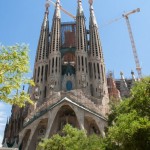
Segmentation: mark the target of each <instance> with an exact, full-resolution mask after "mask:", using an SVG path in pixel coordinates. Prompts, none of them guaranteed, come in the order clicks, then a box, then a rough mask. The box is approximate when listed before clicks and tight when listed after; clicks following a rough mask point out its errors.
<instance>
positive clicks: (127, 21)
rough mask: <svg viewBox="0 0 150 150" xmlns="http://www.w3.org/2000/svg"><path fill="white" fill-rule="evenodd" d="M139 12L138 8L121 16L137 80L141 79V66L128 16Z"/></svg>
mask: <svg viewBox="0 0 150 150" xmlns="http://www.w3.org/2000/svg"><path fill="white" fill-rule="evenodd" d="M139 11H140V9H139V8H138V9H135V10H132V11H130V12H128V13H125V14H123V15H122V16H123V17H124V18H125V20H126V23H127V27H128V32H129V36H130V40H131V45H132V50H133V55H134V60H135V64H136V70H137V73H138V76H139V78H142V69H141V66H140V62H139V58H138V54H137V50H136V46H135V42H134V38H133V34H132V29H131V25H130V21H129V15H131V14H133V13H136V12H139Z"/></svg>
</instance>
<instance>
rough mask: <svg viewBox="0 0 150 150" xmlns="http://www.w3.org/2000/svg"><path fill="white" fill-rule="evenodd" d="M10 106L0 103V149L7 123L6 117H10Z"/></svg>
mask: <svg viewBox="0 0 150 150" xmlns="http://www.w3.org/2000/svg"><path fill="white" fill-rule="evenodd" d="M10 110H11V106H10V105H8V104H6V103H3V102H0V147H1V143H2V140H3V134H4V129H5V125H6V121H7V117H8V116H10Z"/></svg>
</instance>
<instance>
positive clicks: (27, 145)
mask: <svg viewBox="0 0 150 150" xmlns="http://www.w3.org/2000/svg"><path fill="white" fill-rule="evenodd" d="M45 6H46V10H45V14H44V19H43V23H42V26H41V32H40V38H39V42H38V47H37V53H36V58H35V64H34V71H33V72H34V73H33V79H34V82H35V84H36V86H35V87H29V93H30V95H31V99H32V100H33V101H34V105H30V104H26V107H24V108H19V107H18V106H12V114H11V117H10V119H9V120H8V122H7V123H6V128H5V132H4V140H3V145H4V146H5V147H14V148H15V147H16V148H19V149H20V150H35V149H36V146H37V144H38V143H39V141H40V140H41V138H49V137H51V136H52V135H54V134H56V133H60V132H61V130H62V128H63V127H64V125H65V124H67V123H69V124H71V125H72V126H73V127H77V128H79V129H83V130H86V131H87V134H92V133H96V134H101V135H102V136H105V127H106V126H107V114H108V113H109V105H108V104H109V98H110V95H111V96H114V97H116V98H120V97H119V95H120V92H119V90H118V89H117V87H116V84H115V82H114V80H113V77H112V76H110V77H109V78H106V73H105V64H104V58H103V52H102V45H101V42H100V36H99V32H98V25H97V21H96V17H95V14H94V9H93V6H92V4H90V11H89V12H90V13H89V14H90V19H89V20H90V21H89V30H87V28H86V25H85V16H84V12H83V8H82V2H81V0H78V1H77V13H76V20H75V22H65V23H63V22H61V12H60V1H59V0H56V7H55V11H54V15H53V19H52V27H51V30H49V17H48V15H49V10H48V9H49V4H48V3H46V5H45ZM107 82H108V84H107ZM131 82H132V81H131ZM118 85H119V86H120V85H121V89H122V90H125V92H124V94H128V93H127V92H128V89H127V88H126V84H125V79H124V78H123V74H122V80H121V81H120V82H118ZM123 87H124V88H123ZM108 91H109V92H108ZM122 93H123V92H122ZM122 93H121V94H122Z"/></svg>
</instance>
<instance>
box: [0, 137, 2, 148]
mask: <svg viewBox="0 0 150 150" xmlns="http://www.w3.org/2000/svg"><path fill="white" fill-rule="evenodd" d="M2 140H3V136H2V135H0V147H2Z"/></svg>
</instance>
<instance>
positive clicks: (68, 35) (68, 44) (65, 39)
mask: <svg viewBox="0 0 150 150" xmlns="http://www.w3.org/2000/svg"><path fill="white" fill-rule="evenodd" d="M75 32H76V23H75V22H64V23H62V24H61V48H72V47H75Z"/></svg>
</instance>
